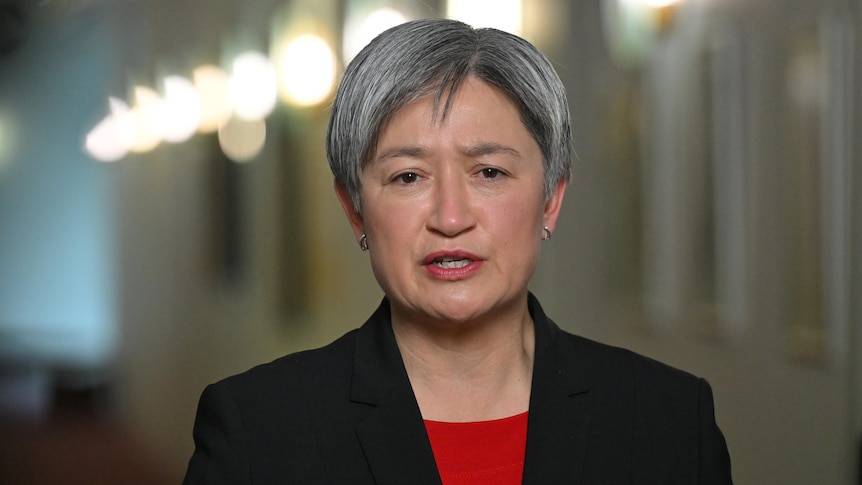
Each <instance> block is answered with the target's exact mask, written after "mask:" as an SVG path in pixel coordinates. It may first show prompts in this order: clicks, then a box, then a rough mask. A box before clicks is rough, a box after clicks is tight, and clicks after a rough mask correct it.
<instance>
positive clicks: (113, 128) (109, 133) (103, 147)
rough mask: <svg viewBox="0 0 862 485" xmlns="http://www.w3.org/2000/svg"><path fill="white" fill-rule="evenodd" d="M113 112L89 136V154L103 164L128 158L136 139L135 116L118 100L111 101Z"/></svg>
mask: <svg viewBox="0 0 862 485" xmlns="http://www.w3.org/2000/svg"><path fill="white" fill-rule="evenodd" d="M109 103H110V107H111V112H110V114H108V116H106V117H105V118H104V119H102V121H100V122H99V123H98V124H97V125H96V126H95V127H94V128H93V129H92V130H90V132H89V133H88V134H87V137H86V140H85V142H84V147H85V149H86V150H87V153H89V154H90V156H92V157H93V158H95V159H96V160H99V161H102V162H114V161H117V160H119V159H121V158H123V157H125V156H126V154H127V153H129V149H130V148H131V147H132V144H133V142H134V139H135V131H136V130H135V125H136V121H135V114H134V113H133V112H132V111H131V110H130V109H129V106H128V105H127V104H126V103H125V102H123V101H122V100H119V99H117V98H113V97H112V98H110V99H109Z"/></svg>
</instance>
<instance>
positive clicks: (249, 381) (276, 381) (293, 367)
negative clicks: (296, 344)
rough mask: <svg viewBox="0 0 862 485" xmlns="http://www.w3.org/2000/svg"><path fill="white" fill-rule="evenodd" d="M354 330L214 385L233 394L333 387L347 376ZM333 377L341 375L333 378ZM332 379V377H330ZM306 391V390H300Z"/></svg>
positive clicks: (353, 341) (353, 343)
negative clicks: (309, 387)
mask: <svg viewBox="0 0 862 485" xmlns="http://www.w3.org/2000/svg"><path fill="white" fill-rule="evenodd" d="M356 333H357V330H352V331H350V332H348V333H347V334H345V335H344V336H342V337H340V338H339V339H337V340H335V341H334V342H332V343H330V344H328V345H326V346H324V347H321V348H318V349H312V350H303V351H300V352H296V353H292V354H288V355H285V356H283V357H280V358H278V359H276V360H273V361H272V362H268V363H265V364H259V365H257V366H255V367H252V368H251V369H249V370H247V371H245V372H242V373H239V374H236V375H233V376H230V377H227V378H225V379H222V380H221V381H219V382H217V383H216V384H214V385H215V386H220V387H225V388H227V389H230V391H231V392H232V393H234V394H236V395H247V394H253V395H255V396H257V398H258V399H259V398H260V397H262V396H261V394H262V393H285V392H290V391H291V390H294V391H298V390H299V388H305V387H307V386H308V385H311V386H312V387H320V386H322V385H324V384H325V385H326V386H328V387H332V386H333V384H336V383H337V382H338V381H341V380H345V379H348V378H349V373H350V369H351V366H352V364H353V355H354V348H355V342H356ZM336 376H343V377H341V378H336V379H334V378H335V377H336ZM333 379H334V380H333ZM303 391H304V392H307V391H308V390H307V389H303Z"/></svg>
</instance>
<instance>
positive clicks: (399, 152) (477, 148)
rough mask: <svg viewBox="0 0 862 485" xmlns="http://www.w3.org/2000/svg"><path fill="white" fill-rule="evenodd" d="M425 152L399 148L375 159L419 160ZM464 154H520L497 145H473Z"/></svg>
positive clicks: (413, 147)
mask: <svg viewBox="0 0 862 485" xmlns="http://www.w3.org/2000/svg"><path fill="white" fill-rule="evenodd" d="M427 151H428V150H427V149H425V148H423V147H419V146H399V147H393V148H390V149H389V150H386V151H384V152H383V153H381V154H379V155H377V157H375V159H376V160H388V159H390V158H399V157H406V158H420V157H422V155H424V154H425V153H426V152H427ZM465 153H466V154H467V155H468V156H470V157H481V156H484V155H495V154H499V153H502V154H506V155H512V156H514V157H518V158H520V157H521V153H520V152H519V151H518V150H515V149H514V148H512V147H509V146H506V145H501V144H499V143H481V144H479V145H474V146H471V147H469V148H467V150H466V151H465Z"/></svg>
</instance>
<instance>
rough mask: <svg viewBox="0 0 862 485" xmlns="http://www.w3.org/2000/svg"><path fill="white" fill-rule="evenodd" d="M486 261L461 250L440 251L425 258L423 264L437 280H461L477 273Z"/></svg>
mask: <svg viewBox="0 0 862 485" xmlns="http://www.w3.org/2000/svg"><path fill="white" fill-rule="evenodd" d="M483 262H484V259H483V258H481V257H479V256H476V255H475V254H471V253H468V252H466V251H460V250H454V251H453V250H448V251H438V252H435V253H431V254H429V255H428V256H426V257H425V260H424V261H423V262H422V264H423V265H424V266H425V267H426V268H427V269H428V271H429V272H430V273H431V274H432V275H433V276H434V277H435V278H442V279H444V280H459V279H463V278H466V277H468V276H469V275H471V274H473V273H475V272H476V271H478V270H479V268H480V267H481V266H482V264H483Z"/></svg>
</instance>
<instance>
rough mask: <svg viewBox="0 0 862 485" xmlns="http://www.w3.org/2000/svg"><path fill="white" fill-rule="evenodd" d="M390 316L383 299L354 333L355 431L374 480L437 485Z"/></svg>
mask: <svg viewBox="0 0 862 485" xmlns="http://www.w3.org/2000/svg"><path fill="white" fill-rule="evenodd" d="M390 317H391V315H390V311H389V302H388V301H387V300H386V299H384V300H383V302H382V303H381V304H380V306H379V307H378V308H377V311H376V312H374V314H373V315H372V316H371V318H369V319H368V321H367V322H365V325H363V326H362V328H360V330H359V332H358V334H357V338H356V352H355V354H354V360H353V381H352V384H351V391H350V399H351V401H353V402H354V403H355V404H356V406H354V408H355V409H356V414H355V418H354V422H355V423H356V433H357V435H358V437H359V441H360V443H361V444H362V450H363V451H364V452H365V457H366V459H367V461H368V465H369V467H370V468H371V473H372V474H373V475H374V480H375V482H377V483H379V484H389V483H405V482H409V483H416V484H434V485H439V484H440V483H441V481H440V476H439V473H438V472H437V464H436V462H435V461H434V452H433V451H432V450H431V442H430V441H429V440H428V434H427V433H426V432H425V423H424V422H423V421H422V413H421V412H420V411H419V405H418V404H417V402H416V397H415V396H414V394H413V389H412V388H411V387H410V380H409V379H408V377H407V370H406V368H405V367H404V361H403V360H402V359H401V352H400V351H399V350H398V344H397V343H396V342H395V334H394V333H393V332H392V324H391V318H390ZM408 477H409V479H408Z"/></svg>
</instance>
